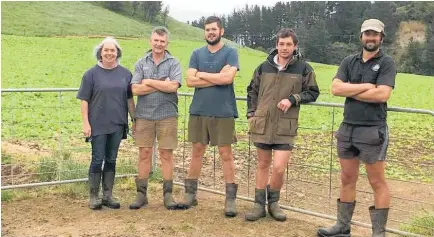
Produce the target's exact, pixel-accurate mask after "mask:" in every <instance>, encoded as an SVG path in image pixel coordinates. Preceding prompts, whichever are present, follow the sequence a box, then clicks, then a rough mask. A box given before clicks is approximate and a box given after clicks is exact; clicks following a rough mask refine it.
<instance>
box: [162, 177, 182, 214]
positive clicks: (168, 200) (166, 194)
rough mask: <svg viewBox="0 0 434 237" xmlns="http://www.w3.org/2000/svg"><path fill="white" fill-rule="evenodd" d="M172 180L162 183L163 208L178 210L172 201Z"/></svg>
mask: <svg viewBox="0 0 434 237" xmlns="http://www.w3.org/2000/svg"><path fill="white" fill-rule="evenodd" d="M172 191H173V180H164V181H163V199H164V206H165V207H166V208H167V209H169V210H175V209H177V208H178V204H177V203H176V202H175V200H174V199H173V195H172Z"/></svg>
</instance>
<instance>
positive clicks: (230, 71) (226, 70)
mask: <svg viewBox="0 0 434 237" xmlns="http://www.w3.org/2000/svg"><path fill="white" fill-rule="evenodd" d="M237 71H238V68H237V67H234V66H230V65H226V66H224V67H223V69H222V70H221V71H220V72H219V73H208V72H197V74H196V77H199V78H200V79H203V80H206V81H209V82H211V83H213V84H215V85H229V84H232V82H234V78H235V74H237Z"/></svg>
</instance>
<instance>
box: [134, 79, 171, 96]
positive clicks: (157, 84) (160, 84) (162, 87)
mask: <svg viewBox="0 0 434 237" xmlns="http://www.w3.org/2000/svg"><path fill="white" fill-rule="evenodd" d="M142 84H145V85H147V86H150V87H152V88H154V89H156V90H158V91H161V92H166V93H176V91H177V90H178V88H179V82H177V81H170V79H166V80H164V81H160V80H142Z"/></svg>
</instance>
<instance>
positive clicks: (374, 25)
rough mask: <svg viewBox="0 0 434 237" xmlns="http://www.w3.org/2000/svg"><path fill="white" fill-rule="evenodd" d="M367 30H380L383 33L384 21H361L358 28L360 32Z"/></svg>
mask: <svg viewBox="0 0 434 237" xmlns="http://www.w3.org/2000/svg"><path fill="white" fill-rule="evenodd" d="M367 30H373V31H376V32H382V33H383V34H384V23H383V22H381V21H380V20H377V19H369V20H366V21H364V22H363V24H362V27H361V29H360V33H363V32H365V31H367Z"/></svg>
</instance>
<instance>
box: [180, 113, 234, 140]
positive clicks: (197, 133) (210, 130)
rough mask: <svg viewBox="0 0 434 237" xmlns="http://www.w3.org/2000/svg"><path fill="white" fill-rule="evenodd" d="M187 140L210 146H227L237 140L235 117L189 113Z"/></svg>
mask: <svg viewBox="0 0 434 237" xmlns="http://www.w3.org/2000/svg"><path fill="white" fill-rule="evenodd" d="M188 141H190V142H193V143H202V144H205V145H207V144H208V143H209V144H210V145H211V146H216V145H217V146H227V145H231V144H232V143H235V142H237V137H236V136H235V118H217V117H208V116H197V115H190V118H189V121H188Z"/></svg>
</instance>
